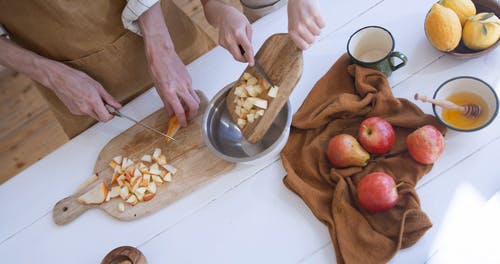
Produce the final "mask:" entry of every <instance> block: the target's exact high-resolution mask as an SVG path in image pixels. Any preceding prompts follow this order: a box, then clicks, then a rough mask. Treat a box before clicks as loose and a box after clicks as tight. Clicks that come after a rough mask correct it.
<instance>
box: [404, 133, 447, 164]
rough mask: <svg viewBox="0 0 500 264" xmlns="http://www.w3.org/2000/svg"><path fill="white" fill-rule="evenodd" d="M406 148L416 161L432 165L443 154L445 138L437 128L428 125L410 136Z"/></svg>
mask: <svg viewBox="0 0 500 264" xmlns="http://www.w3.org/2000/svg"><path fill="white" fill-rule="evenodd" d="M406 146H407V147H408V152H409V153H410V156H411V157H412V158H413V159H414V160H416V161H418V162H420V163H422V164H432V163H434V162H435V161H436V160H437V159H438V158H439V156H441V154H443V151H444V137H443V135H442V134H441V132H440V131H439V130H438V129H437V128H435V127H434V126H432V125H426V126H423V127H421V128H419V129H417V130H415V131H413V132H412V133H411V134H410V135H408V137H407V138H406Z"/></svg>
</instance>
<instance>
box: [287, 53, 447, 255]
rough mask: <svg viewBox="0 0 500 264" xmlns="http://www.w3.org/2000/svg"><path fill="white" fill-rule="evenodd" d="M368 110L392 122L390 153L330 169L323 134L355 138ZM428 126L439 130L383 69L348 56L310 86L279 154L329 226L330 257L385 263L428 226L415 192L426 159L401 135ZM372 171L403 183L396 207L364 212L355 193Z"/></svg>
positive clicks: (293, 186)
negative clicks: (396, 92) (399, 93)
mask: <svg viewBox="0 0 500 264" xmlns="http://www.w3.org/2000/svg"><path fill="white" fill-rule="evenodd" d="M370 116H380V117H382V118H384V119H386V120H387V121H388V122H389V123H391V124H392V125H393V127H394V130H395V132H396V142H395V144H394V146H393V148H392V149H391V151H390V152H389V153H386V154H382V155H373V154H372V156H371V157H372V160H373V161H371V162H369V164H368V165H367V166H365V167H363V168H360V167H348V168H343V169H336V168H333V167H332V166H331V165H330V163H329V161H328V159H327V157H326V154H325V152H326V148H327V145H328V141H329V140H330V138H331V137H333V136H334V135H337V134H340V133H347V134H351V135H353V136H355V137H356V138H357V133H358V128H359V125H360V123H361V122H362V121H363V120H364V119H365V118H367V117H370ZM427 124H431V125H434V126H435V127H436V128H438V129H439V130H440V131H441V132H442V133H443V134H445V133H446V128H445V127H444V126H443V125H441V124H440V123H439V121H438V120H437V119H436V118H435V117H433V116H431V115H427V114H425V113H423V112H422V111H421V110H420V108H418V107H417V106H416V105H415V104H413V103H411V102H410V101H408V100H406V99H401V98H395V97H394V96H393V94H392V91H391V88H390V86H389V83H388V81H387V78H386V77H385V76H384V75H383V73H381V72H379V71H376V70H372V69H368V68H364V67H361V66H358V65H354V64H353V65H350V59H349V56H348V55H347V54H344V55H343V56H342V57H340V58H339V59H338V60H337V62H336V63H335V64H334V65H333V66H332V67H331V68H330V70H329V71H328V72H327V73H326V74H325V75H324V76H323V77H322V78H321V79H320V80H319V81H318V82H317V83H316V84H315V86H314V88H313V89H312V90H311V92H310V93H309V95H308V96H307V98H306V99H305V101H304V103H303V104H302V106H301V107H300V109H299V110H298V111H297V113H295V115H294V117H293V120H292V128H291V131H290V136H289V138H288V142H287V144H286V146H285V148H284V149H283V150H282V152H281V159H282V162H283V166H284V168H285V170H286V172H287V176H285V178H284V180H283V181H284V183H285V185H286V186H287V187H288V188H289V189H290V190H292V191H293V192H295V193H296V194H297V195H299V196H300V197H301V198H302V199H303V200H304V202H305V203H306V204H307V205H308V206H309V208H310V209H311V211H312V212H313V213H314V215H315V216H316V217H317V218H318V219H319V220H320V221H321V222H323V223H324V224H326V225H327V226H328V229H329V233H330V236H331V238H332V241H333V245H334V248H335V252H336V257H337V263H385V262H387V261H389V260H390V259H391V258H392V257H393V256H394V255H395V254H396V252H397V251H398V250H399V249H402V248H406V247H409V246H411V245H413V244H415V243H416V242H417V241H418V239H419V238H420V237H422V236H423V235H424V233H425V232H426V231H427V230H428V229H429V228H430V227H431V226H432V223H431V221H430V220H429V218H428V217H427V215H426V214H425V213H424V212H423V211H422V210H421V209H420V201H419V198H418V195H417V193H416V191H415V185H416V184H417V182H418V181H419V180H420V179H421V178H422V177H423V176H424V175H425V174H427V173H428V172H429V171H430V170H431V168H432V165H422V164H419V163H417V162H416V161H414V160H413V159H412V158H411V157H410V156H409V154H408V151H407V148H406V137H407V135H408V134H410V133H411V132H413V131H414V130H415V129H417V128H419V127H421V126H424V125H427ZM376 171H382V172H386V173H388V174H390V175H392V176H393V177H394V179H395V181H396V183H399V182H404V184H403V185H402V186H400V187H399V188H398V193H399V200H398V203H397V205H396V206H395V207H394V208H392V209H391V210H389V211H387V212H383V213H369V212H367V211H365V210H364V209H363V208H362V207H361V206H360V205H359V204H358V201H357V198H356V197H357V194H356V185H357V183H358V182H359V180H360V179H361V178H362V177H363V176H365V175H366V174H368V173H371V172H376Z"/></svg>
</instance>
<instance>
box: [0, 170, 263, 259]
mask: <svg viewBox="0 0 500 264" xmlns="http://www.w3.org/2000/svg"><path fill="white" fill-rule="evenodd" d="M269 162H270V163H272V162H273V161H269ZM262 167H264V165H263V164H260V165H256V166H249V165H243V164H238V165H237V166H236V167H235V168H234V169H233V170H232V171H230V172H229V173H227V174H225V175H223V176H221V178H219V179H217V180H216V181H214V182H212V183H209V184H207V185H205V186H203V187H202V188H200V189H198V190H197V191H196V192H195V195H188V196H186V197H184V198H182V199H180V200H178V201H176V202H175V203H173V204H171V205H169V206H167V207H166V208H164V209H162V210H160V211H158V212H156V213H154V214H152V215H150V216H147V217H144V218H140V219H138V220H135V221H131V222H122V221H118V220H115V219H113V218H112V217H111V216H109V215H107V214H106V213H105V212H104V211H102V210H99V209H94V210H89V211H87V212H85V213H84V214H83V215H81V216H79V217H78V218H77V219H75V220H74V221H73V222H71V223H69V224H67V225H65V226H57V225H55V224H54V223H53V220H52V214H51V213H48V214H45V215H43V216H42V217H41V218H40V219H37V221H35V222H34V223H29V225H28V226H27V227H25V228H24V229H22V230H21V231H20V232H18V233H16V234H15V235H14V236H11V237H9V238H7V239H6V240H3V241H2V242H0V255H2V256H3V259H4V260H5V261H6V262H11V263H30V262H33V261H34V260H36V261H37V262H39V263H51V260H53V259H54V257H57V260H58V261H60V262H61V263H97V262H99V261H100V258H102V257H104V254H105V253H106V252H107V251H110V250H112V249H113V248H115V247H118V246H120V245H131V246H138V245H140V244H142V243H145V242H147V241H149V240H150V239H152V238H153V237H155V236H156V235H157V234H160V233H162V232H164V231H165V230H169V229H171V228H173V227H174V226H176V225H178V224H179V223H182V222H183V221H184V219H186V218H188V217H189V215H191V214H194V213H196V212H197V211H198V210H200V209H201V208H204V207H206V206H207V205H208V204H210V203H213V202H214V201H216V200H217V199H219V197H221V196H224V195H225V193H226V192H228V190H231V189H232V188H234V187H235V186H238V184H240V183H241V182H243V181H245V180H246V179H247V178H248V177H250V176H251V175H254V174H256V173H257V172H258V171H260V170H261V169H262ZM28 210H29V207H28ZM70 242H72V243H73V244H74V246H68V243H70ZM26 245H36V246H30V254H21V255H20V254H19V252H22V250H23V249H24V248H25V247H26ZM55 248H64V250H61V251H60V252H59V251H57V254H56V253H55V252H56V251H55ZM82 248H83V249H84V250H82ZM159 256H161V257H162V258H163V257H165V256H166V255H164V254H163V253H161V254H159ZM89 260H90V261H89Z"/></svg>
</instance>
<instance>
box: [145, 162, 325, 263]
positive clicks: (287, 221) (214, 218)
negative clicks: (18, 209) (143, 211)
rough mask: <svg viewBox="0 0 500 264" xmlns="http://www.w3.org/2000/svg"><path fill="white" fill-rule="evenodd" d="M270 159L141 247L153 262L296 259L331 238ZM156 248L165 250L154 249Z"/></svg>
mask: <svg viewBox="0 0 500 264" xmlns="http://www.w3.org/2000/svg"><path fill="white" fill-rule="evenodd" d="M284 174H285V172H284V169H283V168H282V166H281V163H280V162H276V163H273V164H272V165H271V166H269V167H267V168H266V169H265V170H263V171H261V172H259V173H258V174H257V175H255V176H254V177H251V178H250V179H248V180H246V181H245V182H243V183H241V184H240V185H239V186H238V187H237V188H235V189H232V190H230V191H229V192H227V193H226V194H225V195H224V196H223V197H220V198H219V199H217V200H216V201H213V202H212V203H211V204H209V205H208V206H207V207H205V208H203V209H201V210H200V211H198V212H197V213H196V214H193V215H191V216H189V217H188V218H186V219H185V220H184V221H182V222H180V223H179V224H177V225H175V226H173V227H172V228H170V229H169V230H167V231H165V232H164V233H161V234H160V235H159V236H157V237H155V238H154V239H153V240H152V241H150V242H148V243H146V244H145V245H143V246H141V247H140V249H141V251H143V252H144V253H145V254H146V256H148V259H149V260H150V261H151V262H152V263H156V262H162V259H164V256H169V258H170V259H174V260H175V262H176V263H294V262H297V261H299V260H300V259H301V258H302V257H303V256H304V255H305V254H310V253H312V252H314V250H315V249H316V248H317V247H320V246H321V245H323V244H325V243H326V242H328V241H329V240H330V238H329V235H328V230H327V228H326V227H325V226H324V225H323V224H322V223H320V222H319V221H318V220H317V219H316V218H315V217H314V216H313V215H312V213H311V212H310V210H309V209H308V208H307V207H306V206H305V204H304V203H303V202H302V200H300V199H299V198H298V197H297V196H296V195H295V194H293V193H292V192H291V191H290V190H288V189H287V188H286V187H285V186H284V185H283V183H282V178H283V176H284ZM158 252H163V253H162V254H163V255H164V256H163V255H161V254H158Z"/></svg>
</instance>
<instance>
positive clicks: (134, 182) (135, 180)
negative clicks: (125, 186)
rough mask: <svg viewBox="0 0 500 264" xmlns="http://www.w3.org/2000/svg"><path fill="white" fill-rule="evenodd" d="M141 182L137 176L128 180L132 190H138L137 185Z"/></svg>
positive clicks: (140, 178)
mask: <svg viewBox="0 0 500 264" xmlns="http://www.w3.org/2000/svg"><path fill="white" fill-rule="evenodd" d="M141 182H142V176H137V177H134V178H132V179H131V180H130V185H131V186H132V190H135V189H137V188H139V185H140V184H141Z"/></svg>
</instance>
